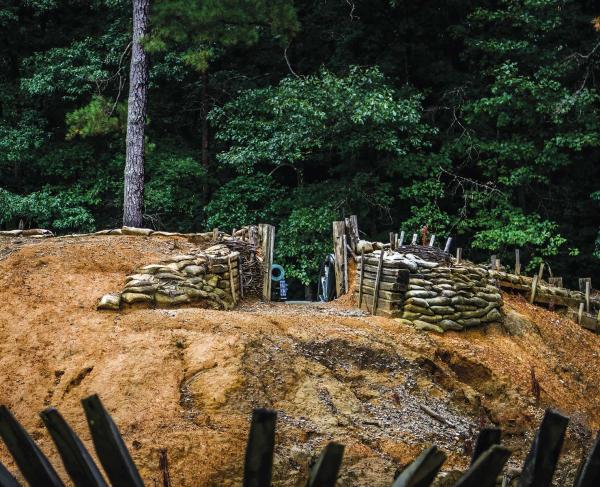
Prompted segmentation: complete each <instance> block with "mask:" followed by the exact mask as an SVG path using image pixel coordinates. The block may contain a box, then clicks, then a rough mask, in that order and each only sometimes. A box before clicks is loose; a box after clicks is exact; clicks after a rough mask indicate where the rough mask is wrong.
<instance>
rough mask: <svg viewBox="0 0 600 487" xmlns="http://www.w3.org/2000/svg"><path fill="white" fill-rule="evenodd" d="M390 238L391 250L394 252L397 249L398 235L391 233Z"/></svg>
mask: <svg viewBox="0 0 600 487" xmlns="http://www.w3.org/2000/svg"><path fill="white" fill-rule="evenodd" d="M389 236H390V250H391V251H394V249H395V248H396V234H395V233H394V232H390V233H389Z"/></svg>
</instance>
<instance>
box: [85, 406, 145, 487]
mask: <svg viewBox="0 0 600 487" xmlns="http://www.w3.org/2000/svg"><path fill="white" fill-rule="evenodd" d="M81 403H82V404H83V410H84V411H85V416H86V418H87V422H88V426H89V428H90V432H91V433H92V441H93V443H94V448H95V449H96V453H97V454H98V458H99V459H100V463H101V464H102V467H104V471H105V472H106V475H107V476H108V480H110V483H111V484H112V485H113V486H114V487H143V486H144V483H143V482H142V478H141V477H140V474H139V472H138V470H137V467H136V466H135V464H134V463H133V460H132V459H131V455H130V454H129V451H128V450H127V447H126V446H125V442H124V441H123V438H122V437H121V434H120V433H119V430H118V428H117V425H116V424H115V423H114V421H113V419H112V418H111V417H110V415H109V414H108V412H107V411H106V409H104V406H103V405H102V402H101V401H100V398H99V397H98V396H97V395H95V394H94V395H93V396H90V397H87V398H85V399H83V400H82V401H81Z"/></svg>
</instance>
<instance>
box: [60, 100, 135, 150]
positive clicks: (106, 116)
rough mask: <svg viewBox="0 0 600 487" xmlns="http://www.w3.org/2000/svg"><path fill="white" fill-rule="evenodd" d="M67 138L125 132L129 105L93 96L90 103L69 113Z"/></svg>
mask: <svg viewBox="0 0 600 487" xmlns="http://www.w3.org/2000/svg"><path fill="white" fill-rule="evenodd" d="M66 122H67V127H68V131H67V135H66V138H67V140H69V139H72V138H73V137H76V136H79V137H83V138H85V137H90V136H94V135H108V134H112V133H124V129H125V125H126V123H127V105H126V104H125V103H116V104H115V103H114V102H113V103H111V102H110V101H109V100H107V99H106V98H104V97H103V96H98V95H96V96H93V97H92V101H90V103H89V104H87V105H85V106H83V107H81V108H78V109H77V110H73V111H72V112H70V113H67V117H66Z"/></svg>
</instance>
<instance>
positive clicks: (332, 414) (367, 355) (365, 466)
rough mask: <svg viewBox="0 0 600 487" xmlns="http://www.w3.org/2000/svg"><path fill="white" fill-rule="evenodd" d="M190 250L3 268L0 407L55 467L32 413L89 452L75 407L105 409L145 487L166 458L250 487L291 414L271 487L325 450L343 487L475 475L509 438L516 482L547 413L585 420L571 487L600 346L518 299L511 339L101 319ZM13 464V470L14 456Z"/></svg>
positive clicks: (316, 324) (396, 327)
mask: <svg viewBox="0 0 600 487" xmlns="http://www.w3.org/2000/svg"><path fill="white" fill-rule="evenodd" d="M190 246H191V244H189V243H188V242H186V241H185V240H183V239H173V240H157V239H145V238H140V237H110V236H106V237H94V238H83V239H64V240H62V239H61V240H58V239H57V240H52V241H50V240H47V241H42V242H35V243H28V242H24V243H23V244H21V245H20V246H18V247H14V248H12V247H11V248H12V249H13V250H14V251H12V252H4V254H2V255H4V256H5V257H4V258H2V260H0V286H1V287H0V371H1V372H0V402H1V403H4V404H6V405H8V406H9V407H10V408H11V410H12V411H13V412H14V413H15V415H16V416H17V418H18V419H19V420H21V421H22V422H23V424H24V425H25V426H26V427H27V428H28V429H29V431H31V432H32V433H33V436H34V437H35V439H36V440H37V441H38V442H39V443H40V445H41V447H42V449H43V450H44V452H46V453H47V454H48V455H49V456H50V457H51V459H52V460H53V461H54V463H55V464H57V465H60V461H59V459H58V456H57V454H56V453H55V451H54V449H53V447H52V444H51V441H50V439H49V437H48V435H47V433H46V432H45V430H44V429H43V427H42V424H41V421H40V420H39V419H38V417H37V412H38V411H40V410H41V409H43V408H44V407H47V406H48V405H55V406H57V407H58V408H59V410H60V411H61V412H62V413H63V414H64V416H65V417H66V419H67V420H68V421H69V422H71V424H72V425H73V427H74V428H75V430H76V431H77V432H78V433H79V434H80V435H81V436H82V438H83V439H84V441H86V442H87V443H88V445H91V443H90V441H89V440H90V438H89V434H88V433H87V428H86V426H85V421H84V415H83V412H82V410H81V407H80V405H79V400H80V399H81V398H82V397H84V396H86V395H89V394H91V393H94V392H97V393H99V394H100V395H101V397H102V399H103V401H104V403H105V405H106V406H107V408H108V409H109V411H110V412H111V414H112V415H113V417H114V419H115V420H116V422H117V424H118V425H119V427H120V429H121V431H122V432H123V435H124V438H125V440H126V442H127V444H128V446H129V447H130V449H131V452H132V455H133V457H134V460H135V461H136V463H137V464H138V465H139V467H140V469H141V471H142V475H143V477H144V479H145V480H146V481H147V483H148V484H149V485H152V484H153V482H154V480H155V479H158V478H159V471H158V451H159V449H161V448H166V449H167V451H168V455H169V461H170V465H171V477H172V480H173V483H174V485H214V484H219V485H237V484H239V481H240V475H241V464H242V459H243V449H244V444H245V441H246V433H247V426H248V417H249V414H250V412H251V410H252V408H254V407H257V406H266V407H272V408H275V409H277V410H278V411H279V421H278V436H277V448H276V458H275V484H276V485H297V484H298V485H299V484H301V479H302V478H303V475H304V474H305V472H306V468H307V463H308V461H309V460H310V458H311V456H312V455H313V454H316V453H318V451H319V449H320V448H321V447H322V446H323V445H324V444H325V443H326V442H327V441H330V440H337V441H340V442H343V443H345V444H346V447H347V448H346V455H345V460H344V464H343V466H342V472H341V484H342V485H375V486H377V485H389V484H390V481H391V479H392V478H393V475H394V472H395V471H396V469H397V468H399V467H401V466H402V465H404V464H406V463H408V462H409V461H411V460H412V459H413V458H414V457H415V456H416V455H417V454H418V452H419V451H420V450H421V449H422V448H424V447H425V446H428V445H429V444H431V443H434V442H435V443H437V444H438V445H440V446H441V447H442V448H443V449H444V450H445V451H446V452H448V453H449V460H448V462H447V463H446V465H445V467H444V469H445V470H452V469H460V468H464V467H465V466H466V463H467V456H466V455H468V453H469V449H470V448H471V447H472V444H471V443H472V438H473V436H474V434H475V433H476V431H477V430H478V429H479V428H480V427H481V426H482V425H486V424H489V423H490V422H493V423H495V424H498V425H500V426H501V427H502V428H504V429H505V431H506V432H507V435H506V437H505V443H506V444H508V445H509V446H510V447H512V448H514V449H515V456H514V458H513V459H512V460H511V465H510V466H511V467H518V466H519V465H520V463H521V461H522V457H523V454H524V452H525V450H526V449H527V448H528V447H529V444H530V442H531V439H532V431H533V430H534V429H535V427H536V426H537V424H538V422H539V420H540V418H541V415H542V411H543V408H545V407H548V406H552V407H557V408H559V409H560V410H561V411H563V412H565V413H566V414H569V415H571V416H572V418H573V420H572V422H571V426H570V429H569V438H568V441H567V444H566V447H565V450H566V455H563V460H562V463H561V468H560V471H559V475H558V479H557V485H560V482H561V481H562V479H564V478H565V476H568V475H569V474H571V475H572V471H573V469H574V465H575V464H576V462H577V461H578V460H579V457H580V451H581V447H580V445H581V444H584V443H586V441H588V440H589V431H590V429H591V430H595V429H596V428H598V427H599V426H600V413H599V412H598V411H597V409H596V405H597V404H598V400H599V399H600V397H599V392H598V386H597V384H599V383H600V371H598V368H597V367H596V366H595V364H596V363H597V361H598V353H600V342H599V340H598V338H597V337H596V336H595V335H593V334H591V333H589V332H588V331H586V330H583V329H581V328H580V327H579V326H578V325H576V324H575V323H573V322H571V321H568V320H563V319H560V317H558V315H556V314H554V313H550V312H548V311H544V310H541V309H539V308H535V307H532V306H530V305H528V304H527V303H525V302H523V301H522V300H521V299H520V298H517V297H511V296H509V295H504V297H503V300H504V308H503V311H504V313H505V314H506V320H505V323H504V324H503V325H493V326H488V327H486V328H482V329H474V330H469V331H467V332H460V333H454V332H448V333H446V334H444V335H443V336H439V335H434V334H428V333H426V332H419V331H417V330H415V329H414V328H412V327H409V326H403V325H401V324H399V323H397V322H395V321H393V320H391V319H387V318H382V317H371V316H360V313H356V312H354V311H352V310H350V309H349V308H348V307H346V306H341V305H335V304H334V305H327V306H326V305H316V306H306V307H305V306H298V307H293V306H289V305H288V306H286V305H273V306H269V305H262V304H253V303H246V304H243V305H242V306H241V307H240V308H239V309H238V310H236V311H231V312H222V311H214V310H203V309H195V308H185V309H173V310H165V309H163V310H160V309H138V308H131V309H128V310H125V311H124V312H122V313H120V314H115V313H105V312H98V311H96V310H95V305H96V303H97V299H98V298H99V297H100V296H101V295H103V294H105V293H107V292H109V291H111V290H113V289H115V288H119V286H120V285H121V284H122V281H123V279H124V277H125V276H126V275H127V273H129V272H131V271H132V269H134V268H135V267H136V266H138V265H139V264H140V263H144V262H152V261H155V260H157V259H160V258H161V257H164V256H165V255H170V254H175V253H184V252H186V251H187V250H189V248H190ZM4 248H5V249H6V248H8V246H7V245H5V247H4ZM532 368H533V371H534V372H533V373H534V374H535V377H536V380H537V381H538V382H539V384H540V391H541V393H540V399H539V404H536V400H535V398H534V396H533V394H532V392H531V377H532ZM432 413H434V414H433V415H432ZM0 460H2V461H3V462H5V463H6V464H8V465H9V467H10V468H11V470H13V471H14V465H13V464H12V463H11V462H10V459H9V457H8V455H7V453H6V451H5V450H4V449H2V450H0Z"/></svg>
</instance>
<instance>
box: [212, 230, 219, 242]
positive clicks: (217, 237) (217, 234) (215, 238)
mask: <svg viewBox="0 0 600 487" xmlns="http://www.w3.org/2000/svg"><path fill="white" fill-rule="evenodd" d="M212 239H213V242H216V241H218V240H219V229H218V228H213V234H212Z"/></svg>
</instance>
